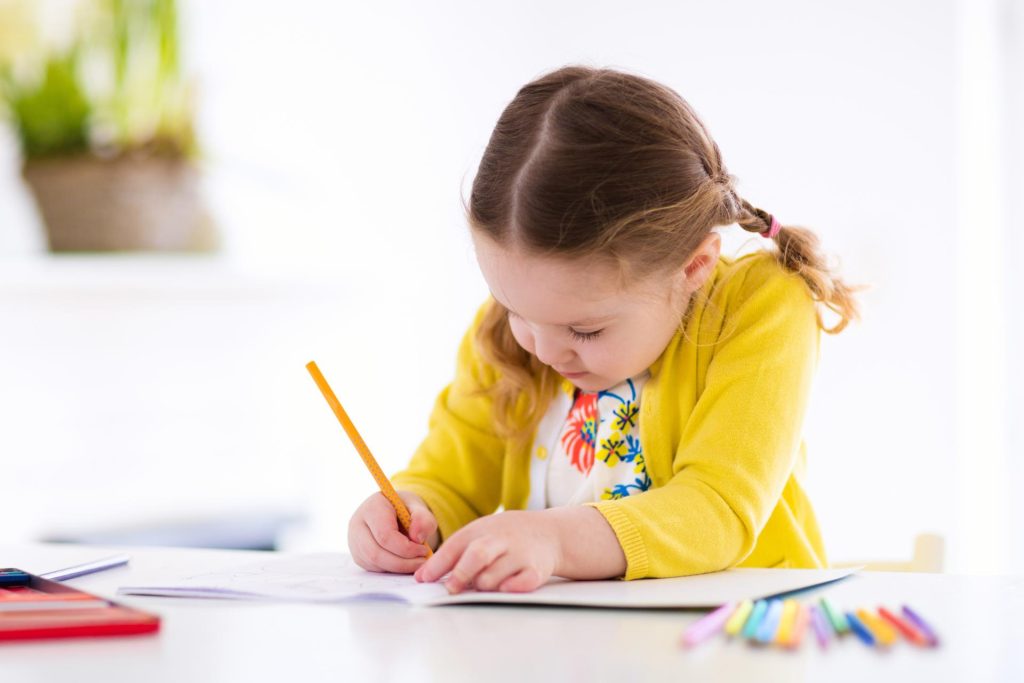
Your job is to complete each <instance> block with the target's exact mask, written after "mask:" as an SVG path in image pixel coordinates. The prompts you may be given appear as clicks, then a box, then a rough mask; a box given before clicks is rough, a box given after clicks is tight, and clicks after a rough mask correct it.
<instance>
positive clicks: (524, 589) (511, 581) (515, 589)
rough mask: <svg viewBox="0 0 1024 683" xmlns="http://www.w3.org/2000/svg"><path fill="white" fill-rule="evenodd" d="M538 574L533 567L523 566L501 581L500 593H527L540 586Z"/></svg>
mask: <svg viewBox="0 0 1024 683" xmlns="http://www.w3.org/2000/svg"><path fill="white" fill-rule="evenodd" d="M541 583H542V582H541V580H540V574H538V573H537V570H536V569H534V568H533V567H525V568H524V569H521V570H520V571H518V572H516V573H515V574H513V575H512V576H510V577H509V578H507V579H505V580H504V581H502V582H501V585H500V586H498V590H499V591H501V592H502V593H529V592H530V591H535V590H537V589H538V588H540V586H541Z"/></svg>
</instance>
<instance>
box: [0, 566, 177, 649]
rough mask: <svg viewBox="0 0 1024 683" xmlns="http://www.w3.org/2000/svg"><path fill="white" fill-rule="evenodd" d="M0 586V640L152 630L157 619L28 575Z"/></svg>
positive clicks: (60, 584)
mask: <svg viewBox="0 0 1024 683" xmlns="http://www.w3.org/2000/svg"><path fill="white" fill-rule="evenodd" d="M28 576H29V581H28V582H27V583H25V584H24V585H19V586H0V640H32V639H38V638H78V637H91V636H121V635H134V634H141V633H155V632H156V631H158V630H159V629H160V617H158V616H156V615H155V614H149V613H148V612H143V611H142V610H138V609H135V608H134V607H126V606H125V605H120V604H117V603H115V602H111V601H110V600H107V599H106V598H101V597H99V596H97V595H93V594H91V593H86V592H85V591H82V590H78V589H77V588H72V587H70V586H65V585H64V584H62V583H57V582H56V581H49V580H47V579H43V578H40V577H38V576H35V575H33V574H29V575H28Z"/></svg>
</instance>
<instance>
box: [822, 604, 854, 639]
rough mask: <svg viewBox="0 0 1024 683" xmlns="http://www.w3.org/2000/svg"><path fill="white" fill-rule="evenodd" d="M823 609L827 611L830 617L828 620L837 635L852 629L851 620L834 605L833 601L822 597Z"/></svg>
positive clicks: (826, 613)
mask: <svg viewBox="0 0 1024 683" xmlns="http://www.w3.org/2000/svg"><path fill="white" fill-rule="evenodd" d="M821 611H822V612H824V613H825V616H826V617H827V618H828V622H829V623H830V624H832V629H833V630H835V632H836V635H840V634H843V633H846V632H847V631H849V630H850V622H848V621H847V620H846V617H845V616H843V613H842V612H840V611H838V610H837V609H836V608H835V607H833V606H832V603H830V602H829V601H828V599H827V598H822V599H821Z"/></svg>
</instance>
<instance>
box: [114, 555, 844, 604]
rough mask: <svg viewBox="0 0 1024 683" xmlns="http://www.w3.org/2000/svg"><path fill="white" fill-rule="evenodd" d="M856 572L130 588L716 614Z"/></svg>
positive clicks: (318, 570)
mask: <svg viewBox="0 0 1024 683" xmlns="http://www.w3.org/2000/svg"><path fill="white" fill-rule="evenodd" d="M855 571H857V570H856V569H855V568H854V569H820V570H819V569H730V570H727V571H724V572H715V573H712V574H701V575H697V576H684V577H679V578H674V579H645V580H640V581H618V580H612V581H566V580H564V579H557V578H556V579H553V580H552V581H551V582H550V583H548V584H547V585H545V586H542V587H541V588H540V589H538V590H536V591H534V592H532V593H485V592H477V591H468V592H465V593H461V594H459V595H448V592H447V591H446V590H445V588H444V586H443V585H442V584H440V583H424V584H421V583H417V582H416V580H415V579H413V578H412V576H410V575H403V574H376V573H372V572H367V571H364V570H362V569H360V568H359V567H358V566H356V565H355V563H354V562H352V559H351V558H350V557H349V556H348V555H342V554H334V553H330V554H317V555H291V556H288V555H286V556H281V557H276V558H270V559H267V560H263V561H260V562H258V563H253V564H248V565H243V566H240V567H238V568H237V569H235V570H232V571H219V572H212V573H205V574H195V575H192V576H188V577H185V578H183V579H181V580H176V581H171V582H168V583H166V584H161V585H150V586H122V587H121V588H120V589H119V590H118V592H119V593H122V594H129V595H164V596H172V597H175V596H176V597H200V598H242V599H245V598H248V599H254V598H263V599H273V600H292V601H302V602H338V601H343V600H350V599H354V598H363V599H390V600H402V601H405V602H408V603H411V604H417V605H443V604H460V603H479V602H495V603H518V604H546V605H578V606H592V607H636V608H658V607H676V608H679V607H714V606H717V605H720V604H722V603H725V602H730V601H733V600H743V599H745V598H761V597H766V596H768V595H775V594H778V593H783V592H788V591H793V590H798V589H801V588H807V587H809V586H813V585H817V584H821V583H825V582H827V581H833V580H836V579H839V578H842V577H844V576H848V575H849V574H852V573H853V572H855Z"/></svg>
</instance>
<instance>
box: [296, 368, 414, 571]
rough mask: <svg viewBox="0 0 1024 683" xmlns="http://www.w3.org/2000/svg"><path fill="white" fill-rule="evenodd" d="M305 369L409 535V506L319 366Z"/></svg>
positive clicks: (403, 529) (410, 521)
mask: <svg viewBox="0 0 1024 683" xmlns="http://www.w3.org/2000/svg"><path fill="white" fill-rule="evenodd" d="M306 369H307V370H309V374H310V375H312V376H313V381H314V382H316V385H317V386H318V387H320V393H322V394H323V395H324V398H325V399H327V404H328V405H329V406H331V410H333V411H334V415H335V416H336V417H337V418H338V422H340V423H341V427H342V429H344V430H345V433H346V434H348V438H349V440H351V441H352V445H353V446H355V447H356V450H357V451H358V452H359V456H360V457H361V458H362V459H363V463H364V464H365V465H366V469H368V470H370V474H371V475H373V478H374V480H375V481H376V482H377V486H379V487H380V492H381V493H383V494H384V497H385V498H387V499H388V502H390V503H391V505H392V506H393V507H394V508H395V514H396V515H397V517H398V526H399V527H400V528H401V529H402V533H403V534H405V535H406V536H408V535H409V526H410V525H411V524H412V515H410V514H409V508H407V507H405V503H404V502H403V501H402V499H401V498H399V497H398V492H397V491H395V487H394V486H392V485H391V482H390V481H388V478H387V476H386V475H385V474H384V470H382V469H381V468H380V465H378V464H377V460H376V459H375V458H374V457H373V454H372V453H370V449H369V447H368V446H367V445H366V442H365V441H363V437H361V436H359V432H358V431H356V426H355V425H354V424H352V420H350V419H349V417H348V413H346V412H345V409H344V408H342V407H341V402H340V401H339V400H338V397H337V396H335V395H334V392H333V391H331V387H330V385H329V384H327V380H326V379H324V376H323V375H322V374H320V368H318V367H317V366H316V363H314V362H313V361H309V362H308V363H306ZM423 545H424V547H426V549H427V557H430V556H431V555H433V551H431V550H430V546H429V545H427V543H426V542H424V543H423Z"/></svg>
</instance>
